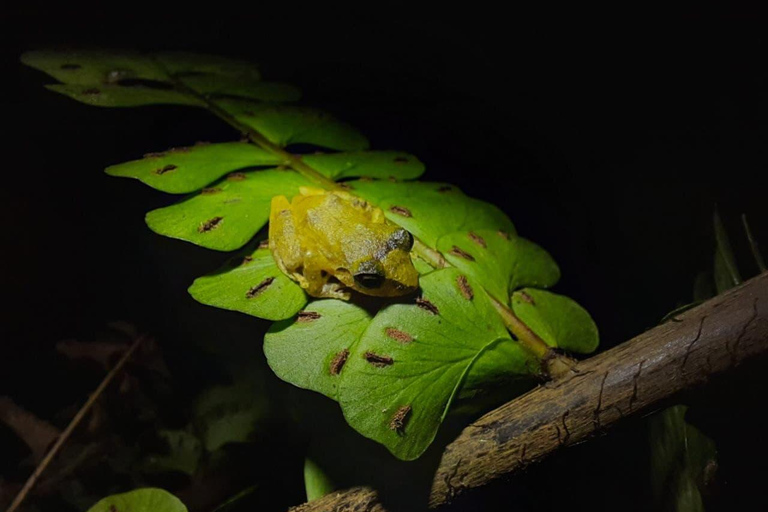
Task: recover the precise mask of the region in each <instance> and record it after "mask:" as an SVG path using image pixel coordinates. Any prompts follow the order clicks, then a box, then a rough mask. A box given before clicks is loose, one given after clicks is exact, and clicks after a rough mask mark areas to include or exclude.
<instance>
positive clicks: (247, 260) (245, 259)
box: [242, 256, 253, 265]
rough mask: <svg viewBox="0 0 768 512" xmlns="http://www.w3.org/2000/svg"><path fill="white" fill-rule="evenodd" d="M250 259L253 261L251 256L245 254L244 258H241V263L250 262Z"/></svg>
mask: <svg viewBox="0 0 768 512" xmlns="http://www.w3.org/2000/svg"><path fill="white" fill-rule="evenodd" d="M252 261H253V256H246V257H245V258H243V262H242V264H243V265H247V264H248V263H250V262H252Z"/></svg>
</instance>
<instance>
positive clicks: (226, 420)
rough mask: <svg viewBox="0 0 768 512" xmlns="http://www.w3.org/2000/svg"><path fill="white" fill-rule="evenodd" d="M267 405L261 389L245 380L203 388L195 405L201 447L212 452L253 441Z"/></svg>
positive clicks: (265, 412) (265, 413)
mask: <svg viewBox="0 0 768 512" xmlns="http://www.w3.org/2000/svg"><path fill="white" fill-rule="evenodd" d="M267 407H268V403H267V397H266V396H265V395H264V393H263V389H261V388H260V387H259V386H257V385H254V383H253V382H249V381H248V380H239V381H237V382H236V383H235V384H233V385H231V386H216V387H212V388H210V389H208V390H206V392H205V393H203V394H202V395H201V396H200V398H199V399H198V401H197V405H196V407H195V425H196V426H197V429H198V431H199V432H200V433H201V440H202V443H203V447H204V448H205V449H206V450H207V451H209V452H213V451H216V450H218V449H219V448H221V447H222V446H224V445H226V444H229V443H246V442H249V441H252V440H253V438H254V435H255V433H256V430H257V427H258V424H259V422H260V421H261V420H262V419H263V418H264V417H265V416H266V415H267V412H268V411H267Z"/></svg>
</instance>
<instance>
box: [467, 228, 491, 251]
mask: <svg viewBox="0 0 768 512" xmlns="http://www.w3.org/2000/svg"><path fill="white" fill-rule="evenodd" d="M467 236H469V239H470V240H472V241H473V242H475V243H476V244H477V245H479V246H480V247H482V248H483V249H485V248H486V247H488V245H487V244H486V243H485V238H483V237H481V236H480V235H478V234H477V233H473V232H471V231H470V232H469V233H467Z"/></svg>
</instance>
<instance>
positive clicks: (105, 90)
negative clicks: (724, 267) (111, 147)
mask: <svg viewBox="0 0 768 512" xmlns="http://www.w3.org/2000/svg"><path fill="white" fill-rule="evenodd" d="M45 88H46V89H50V90H51V91H54V92H58V93H59V94H63V95H65V96H69V97H70V98H72V99H73V100H77V101H79V102H81V103H85V104H87V105H92V106H94V107H141V106H144V105H161V104H164V105H190V106H193V107H204V106H205V104H204V103H203V102H201V101H200V100H198V99H197V98H195V97H194V96H191V95H189V94H185V93H183V92H179V91H177V90H175V89H158V88H153V87H144V86H139V85H137V86H131V87H125V86H120V85H99V86H92V85H61V84H56V85H46V86H45Z"/></svg>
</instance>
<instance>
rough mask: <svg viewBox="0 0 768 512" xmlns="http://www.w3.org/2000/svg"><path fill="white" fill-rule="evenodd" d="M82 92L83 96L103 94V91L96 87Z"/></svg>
mask: <svg viewBox="0 0 768 512" xmlns="http://www.w3.org/2000/svg"><path fill="white" fill-rule="evenodd" d="M82 94H83V96H98V95H99V94H101V91H100V90H98V89H96V88H95V87H94V88H92V89H85V90H84V91H83V93H82Z"/></svg>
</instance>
